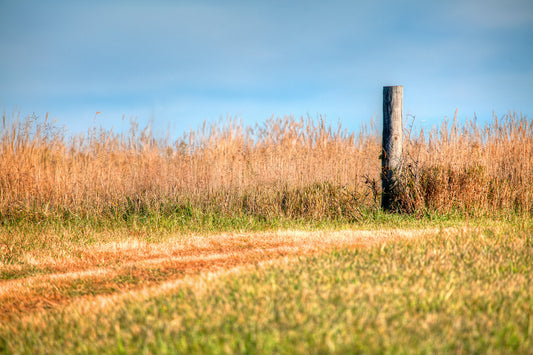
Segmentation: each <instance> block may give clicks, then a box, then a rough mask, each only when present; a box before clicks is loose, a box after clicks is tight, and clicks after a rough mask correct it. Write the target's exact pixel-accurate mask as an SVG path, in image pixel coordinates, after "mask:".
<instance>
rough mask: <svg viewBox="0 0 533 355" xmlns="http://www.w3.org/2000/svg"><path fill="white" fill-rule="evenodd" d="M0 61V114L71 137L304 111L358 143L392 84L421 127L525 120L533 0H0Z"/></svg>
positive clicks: (530, 87) (531, 108)
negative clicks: (48, 125) (509, 116)
mask: <svg viewBox="0 0 533 355" xmlns="http://www.w3.org/2000/svg"><path fill="white" fill-rule="evenodd" d="M0 53H1V54H0V109H1V110H2V111H5V112H6V114H7V116H8V117H10V116H12V115H13V112H16V113H19V114H20V116H21V117H25V116H28V115H30V114H32V113H35V114H36V115H38V116H40V117H44V116H45V115H46V112H49V113H50V117H51V118H57V122H58V123H59V124H60V125H66V127H67V129H68V131H69V132H71V133H79V132H84V131H85V130H86V129H87V128H88V127H90V126H91V125H93V124H94V122H96V124H97V125H101V126H104V127H106V128H111V127H113V128H114V129H115V130H122V129H126V128H128V127H129V124H128V121H129V118H131V117H137V118H138V120H139V121H140V122H141V124H142V123H143V122H147V121H148V120H150V119H151V120H152V121H153V125H154V128H155V130H156V132H157V131H160V132H165V131H166V129H167V127H170V129H171V131H172V133H173V134H177V135H180V134H181V133H182V132H183V131H186V130H189V129H191V128H193V129H195V128H197V127H199V126H200V125H201V124H202V123H203V122H204V121H206V120H207V121H210V122H213V121H217V120H218V119H219V118H220V117H227V116H231V117H238V118H240V119H241V120H242V121H243V122H244V123H245V124H250V125H252V124H254V123H256V122H258V123H261V122H264V121H265V120H266V119H268V118H269V117H271V116H272V115H274V116H285V115H294V116H296V117H299V116H302V115H304V116H305V115H307V114H309V115H310V116H312V117H316V116H317V115H323V116H326V117H327V120H328V122H331V123H333V124H336V122H337V121H338V120H339V119H340V121H341V122H342V125H343V126H344V127H347V128H348V129H354V130H357V129H358V128H359V127H360V125H361V123H363V122H369V121H370V120H371V118H372V117H374V118H376V119H377V120H378V122H379V120H381V110H382V107H381V100H382V87H383V86H385V85H403V86H404V115H407V114H408V113H409V114H411V115H414V116H415V117H416V119H415V120H416V121H418V122H419V123H422V124H424V125H426V126H427V125H432V124H439V123H440V122H441V121H442V119H443V118H444V117H445V116H447V117H451V116H453V114H454V111H455V109H456V108H457V109H458V113H459V118H460V119H464V118H466V117H469V118H472V117H474V115H476V116H477V118H478V120H480V121H486V120H489V119H490V118H491V116H492V113H493V112H494V113H495V114H497V115H498V116H500V115H503V114H505V113H507V112H508V111H509V110H515V111H517V112H522V113H523V114H525V115H528V117H530V118H531V117H532V116H533V1H532V0H507V1H496V0H466V1H460V0H450V1H427V0H424V1H397V0H396V1H391V0H384V1H374V0H371V1H365V0H362V1H355V0H354V1H341V0H330V1H314V0H308V1H280V0H272V1H253V0H252V1H238V0H230V1H211V0H196V1H192V0H191V1H185V0H178V1H163V0H155V1H139V0H133V1H101V0H93V1H54V0H52V1H37V0H35V1H28V0H18V1H11V0H0ZM96 112H101V114H99V115H98V116H96V118H95V114H96ZM123 116H124V117H126V120H123Z"/></svg>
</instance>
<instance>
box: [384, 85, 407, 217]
mask: <svg viewBox="0 0 533 355" xmlns="http://www.w3.org/2000/svg"><path fill="white" fill-rule="evenodd" d="M402 106H403V86H384V87H383V150H382V152H381V187H382V194H381V208H383V209H384V210H387V211H390V210H391V209H392V203H393V201H394V190H395V186H396V182H397V174H398V173H399V171H400V169H401V163H402V146H403V124H402Z"/></svg>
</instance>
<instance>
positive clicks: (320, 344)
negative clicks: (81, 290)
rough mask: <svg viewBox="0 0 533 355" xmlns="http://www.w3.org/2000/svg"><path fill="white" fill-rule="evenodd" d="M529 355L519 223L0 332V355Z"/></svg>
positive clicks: (308, 260) (307, 263) (530, 323)
mask: <svg viewBox="0 0 533 355" xmlns="http://www.w3.org/2000/svg"><path fill="white" fill-rule="evenodd" d="M391 218H392V217H391ZM531 349H533V229H531V225H530V224H529V225H526V226H524V225H520V223H518V222H516V223H514V224H505V225H504V224H500V225H499V226H497V227H494V226H491V227H487V228H486V229H484V230H481V231H478V232H475V233H474V232H464V233H458V234H457V235H447V234H438V235H435V236H434V237H432V238H428V239H425V240H418V241H404V242H398V243H390V244H386V245H381V246H377V247H372V248H368V249H360V250H336V251H333V252H330V253H327V254H324V255H317V256H310V257H301V258H298V259H289V260H288V261H283V262H282V261H280V262H278V263H274V264H273V265H271V266H262V265H257V266H256V267H255V268H254V269H252V270H251V271H250V272H245V273H239V274H233V275H232V274H230V275H227V276H222V277H220V278H218V279H216V280H212V279H210V280H209V282H205V280H204V282H203V283H201V284H198V285H195V286H189V287H183V288H181V289H179V290H178V291H177V292H175V293H173V294H170V295H161V296H156V297H153V298H150V299H148V300H145V301H136V302H135V301H126V302H123V303H119V304H117V305H116V307H114V308H110V309H107V310H106V311H98V312H93V313H90V314H86V313H80V314H77V313H75V312H65V311H50V312H47V313H45V314H44V315H42V316H39V317H35V318H30V319H29V320H28V321H24V322H23V321H13V322H10V323H8V324H2V325H0V352H2V353H88V352H90V353H114V354H116V353H158V354H165V353H172V354H176V353H187V354H193V353H202V354H206V353H306V354H307V353H340V354H345V353H367V354H375V353H380V354H387V353H390V354H406V353H409V354H412V353H439V354H445V353H458V354H461V353H484V354H496V353H506V354H526V353H531Z"/></svg>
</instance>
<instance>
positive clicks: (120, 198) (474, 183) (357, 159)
mask: <svg viewBox="0 0 533 355" xmlns="http://www.w3.org/2000/svg"><path fill="white" fill-rule="evenodd" d="M8 121H9V120H6V118H5V115H4V124H3V128H2V134H1V135H0V152H1V154H0V166H2V169H1V171H0V191H1V194H2V195H1V199H0V216H1V217H2V219H20V218H31V219H34V220H39V219H42V218H48V217H55V218H60V219H61V218H85V217H87V216H92V217H94V216H99V217H100V216H101V217H104V219H109V218H110V217H111V218H123V219H126V218H128V216H131V215H139V214H141V215H146V214H150V213H167V214H168V213H176V212H183V213H191V209H193V210H196V209H197V210H200V211H203V212H206V211H210V212H215V213H219V214H224V215H251V216H256V217H260V218H266V219H269V218H273V217H277V216H283V217H289V218H314V219H320V218H333V219H336V218H346V219H352V220H357V218H358V214H359V212H360V211H361V209H365V208H373V207H376V206H378V205H379V196H380V193H381V192H380V169H381V165H380V161H379V155H380V150H381V141H380V137H379V133H378V132H377V129H376V128H375V127H372V125H371V127H370V128H365V127H362V128H361V130H360V132H359V133H358V134H355V133H351V132H347V131H346V130H344V129H342V127H341V126H340V124H339V125H338V127H332V126H330V125H328V124H327V123H326V122H325V121H324V120H323V119H321V118H318V119H311V118H307V119H305V118H301V119H299V120H297V119H294V118H292V117H285V118H283V119H281V118H277V119H270V120H268V121H267V122H265V123H264V124H258V125H256V126H255V127H243V126H242V125H240V124H238V123H237V122H236V121H234V120H227V121H221V122H219V123H215V124H212V125H207V124H204V126H203V127H202V128H200V129H198V130H197V131H191V132H189V133H186V134H184V135H183V137H181V138H180V139H177V140H175V141H171V140H170V139H169V138H158V137H154V136H153V135H152V133H151V130H150V127H147V128H145V129H144V130H142V131H139V129H138V126H137V125H136V123H135V122H133V123H132V127H131V130H130V132H129V133H127V134H126V133H114V132H113V131H112V130H111V131H106V130H98V129H92V130H90V131H88V132H87V133H86V134H84V135H79V136H76V137H70V136H66V135H65V134H64V132H63V131H62V130H60V129H58V128H57V127H54V126H53V125H52V124H50V123H48V122H47V121H44V122H41V123H39V122H34V121H32V120H26V121H23V120H22V121H17V122H11V123H9V122H8ZM406 135H407V139H406V142H405V149H404V151H405V154H404V163H403V175H402V184H401V186H399V191H398V194H399V195H400V196H401V203H399V204H398V206H397V207H398V208H399V209H400V210H402V211H407V212H413V213H418V214H424V213H427V212H437V213H441V214H442V213H451V212H454V211H455V212H459V213H466V214H475V215H480V214H482V215H487V214H497V213H501V212H503V213H504V214H505V213H507V212H509V211H513V212H524V213H531V212H532V211H533V124H532V122H531V120H530V119H528V118H527V117H522V116H519V115H517V114H509V115H507V116H505V117H503V118H500V119H498V118H496V117H494V118H493V120H492V121H491V122H490V123H488V124H486V125H483V126H482V125H478V124H476V123H475V122H473V121H467V122H464V123H460V122H458V121H457V119H455V118H454V119H453V120H451V121H450V120H446V121H445V122H444V123H443V124H442V125H441V126H440V127H437V128H435V129H433V130H432V131H431V132H409V131H407V129H406ZM99 217H96V218H99Z"/></svg>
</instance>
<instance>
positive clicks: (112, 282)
mask: <svg viewBox="0 0 533 355" xmlns="http://www.w3.org/2000/svg"><path fill="white" fill-rule="evenodd" d="M405 134H406V139H405V142H404V145H405V146H404V161H403V163H402V169H401V171H400V172H399V180H398V185H397V186H396V193H397V196H398V198H397V200H396V201H395V202H394V211H393V212H392V213H384V212H382V211H381V210H380V195H381V188H380V169H381V162H380V160H379V156H380V151H381V139H380V135H379V132H378V129H377V128H376V127H374V125H373V124H371V125H370V127H362V128H361V130H360V132H358V133H357V134H356V133H352V132H348V131H346V130H345V129H343V128H342V126H341V125H340V124H339V125H338V126H335V127H333V126H331V125H329V124H328V123H327V122H326V121H325V120H324V119H322V118H320V117H319V118H317V119H312V118H301V119H294V118H292V117H285V118H276V119H274V118H272V119H270V120H268V121H267V122H265V123H264V124H258V125H256V126H254V127H243V126H242V125H241V124H239V123H238V122H237V121H235V120H226V121H220V122H218V123H215V124H211V125H208V124H204V126H203V127H201V128H200V129H198V130H196V131H191V132H188V133H186V134H184V135H183V136H182V137H181V138H179V139H176V140H171V139H170V138H168V137H156V136H154V135H153V134H152V132H151V129H150V127H146V128H145V129H143V130H139V128H138V125H137V124H136V123H135V122H132V125H131V129H130V131H129V132H128V133H114V132H113V130H110V131H108V130H103V129H97V128H93V129H90V130H89V131H88V132H87V133H86V134H81V135H78V136H70V135H67V134H66V133H65V131H63V130H62V129H60V128H58V127H56V126H55V125H54V124H53V123H50V122H49V121H48V119H47V118H46V119H45V120H43V121H39V120H36V119H35V118H28V119H25V120H10V119H8V118H7V117H6V115H5V114H4V115H3V120H2V130H1V134H0V166H1V169H0V354H1V353H6V354H15V353H113V354H116V353H135V354H137V353H158V354H160V353H170V354H175V353H187V354H190V353H231V354H233V353H341V354H342V353H457V354H467V353H487V354H492V353H495V354H496V353H516V354H521V353H524V352H525V351H526V350H527V349H531V347H532V346H533V279H532V275H533V269H532V265H533V228H532V225H533V223H532V221H533V218H532V217H533V121H532V120H531V119H529V118H527V117H524V116H521V115H520V116H519V115H517V114H514V113H510V114H509V115H506V116H505V117H502V118H497V117H493V119H492V121H491V122H489V123H487V124H484V125H479V124H477V123H476V122H475V121H466V122H463V123H461V122H458V120H457V118H453V119H452V120H445V121H444V123H443V124H442V125H441V126H439V127H437V128H434V129H433V130H431V131H430V132H423V131H420V132H413V131H412V130H411V129H409V127H406V128H405Z"/></svg>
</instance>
